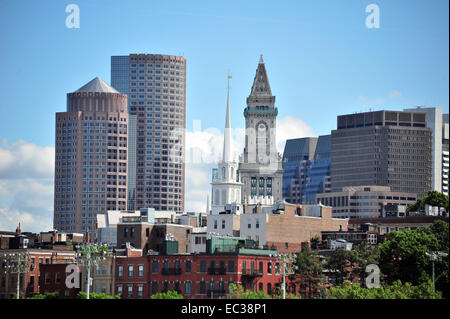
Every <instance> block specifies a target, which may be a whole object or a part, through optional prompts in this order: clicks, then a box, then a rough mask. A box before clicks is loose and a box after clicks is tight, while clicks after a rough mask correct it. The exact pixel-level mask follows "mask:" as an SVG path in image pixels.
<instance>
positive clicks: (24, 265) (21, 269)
mask: <svg viewBox="0 0 450 319" xmlns="http://www.w3.org/2000/svg"><path fill="white" fill-rule="evenodd" d="M29 261H30V254H29V253H27V252H23V253H22V252H18V253H7V254H3V262H2V264H3V271H4V273H5V274H17V287H16V294H17V295H16V299H20V275H22V274H24V275H25V274H27V273H28V272H29V271H30V270H29V268H28V267H29V266H28V264H29Z"/></svg>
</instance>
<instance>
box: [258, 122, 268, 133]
mask: <svg viewBox="0 0 450 319" xmlns="http://www.w3.org/2000/svg"><path fill="white" fill-rule="evenodd" d="M265 130H266V125H265V124H264V123H259V124H258V131H260V132H264V131H265Z"/></svg>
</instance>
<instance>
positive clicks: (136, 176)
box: [111, 54, 186, 212]
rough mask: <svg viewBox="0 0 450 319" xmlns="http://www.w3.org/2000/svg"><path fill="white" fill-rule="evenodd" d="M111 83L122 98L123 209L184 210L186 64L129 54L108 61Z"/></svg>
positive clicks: (171, 58)
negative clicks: (126, 135)
mask: <svg viewBox="0 0 450 319" xmlns="http://www.w3.org/2000/svg"><path fill="white" fill-rule="evenodd" d="M111 85H112V86H113V87H115V88H116V89H117V90H119V91H120V92H122V93H126V94H128V110H129V114H130V130H133V131H132V132H130V143H129V151H130V155H129V158H130V162H129V167H130V174H129V181H128V186H129V188H128V194H129V197H130V200H129V205H128V209H129V210H135V209H140V208H143V207H153V208H155V209H156V210H171V211H177V212H182V211H183V210H184V179H185V166H184V156H185V149H184V146H185V141H184V130H185V128H186V60H185V59H184V58H183V57H180V56H172V55H160V54H130V55H129V56H112V57H111Z"/></svg>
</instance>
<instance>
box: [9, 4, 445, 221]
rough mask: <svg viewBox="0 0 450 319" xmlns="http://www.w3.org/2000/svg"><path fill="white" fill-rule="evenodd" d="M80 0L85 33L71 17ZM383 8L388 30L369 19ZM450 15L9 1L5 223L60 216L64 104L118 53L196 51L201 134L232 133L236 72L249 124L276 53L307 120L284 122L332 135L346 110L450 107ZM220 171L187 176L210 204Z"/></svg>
mask: <svg viewBox="0 0 450 319" xmlns="http://www.w3.org/2000/svg"><path fill="white" fill-rule="evenodd" d="M71 3H75V4H77V5H78V6H79V8H80V28H79V29H68V28H67V27H66V25H65V21H66V17H67V16H68V13H66V12H65V8H66V6H67V5H68V4H71ZM372 3H374V4H377V5H378V6H379V8H380V28H379V29H368V28H367V27H366V25H365V20H366V17H367V15H368V13H366V12H365V9H366V6H367V5H369V4H372ZM448 12H449V2H448V1H447V0H430V1H425V0H422V1H415V0H390V1H373V0H368V1H365V0H358V1H357V0H321V1H313V0H308V1H299V0H295V1H294V0H292V1H283V0H279V1H273V0H272V1H266V0H258V1H254V0H248V1H242V0H241V1H232V0H230V1H213V0H208V1H195V0H190V1H186V0H182V1H151V0H145V1H137V0H127V1H117V0H102V1H100V0H98V1H96V0H89V1H78V0H71V1H62V0H59V1H17V0H11V1H10V0H0V38H1V40H2V41H1V43H2V46H1V50H0V70H1V72H0V95H1V99H0V111H1V113H0V114H2V116H1V117H0V229H1V228H2V227H1V226H4V225H9V227H11V226H10V225H12V224H11V223H14V222H15V221H16V220H17V219H21V220H27V221H28V222H29V224H30V225H31V224H32V223H33V221H34V222H36V221H37V218H33V216H45V218H44V219H45V223H46V224H45V225H47V224H49V223H50V222H49V221H50V219H51V215H52V205H53V193H52V192H53V184H52V182H53V175H52V174H53V167H52V165H51V161H50V160H51V159H52V156H53V155H52V154H53V153H52V150H53V148H52V147H53V146H54V143H55V141H54V139H55V136H54V131H55V112H59V111H65V108H66V94H67V93H68V92H73V91H75V90H77V89H78V88H79V87H81V86H83V85H84V84H85V83H87V82H88V81H90V80H91V79H93V78H94V77H96V76H99V77H101V78H103V79H104V80H105V81H106V82H108V83H109V82H110V57H111V55H128V54H130V53H161V54H173V55H183V56H184V57H185V58H186V60H187V103H186V107H187V129H188V130H192V126H193V121H194V120H201V122H202V128H203V129H205V128H217V129H218V130H220V131H223V126H224V113H225V103H226V87H227V84H226V78H227V73H228V72H231V74H232V76H233V79H232V82H231V104H232V106H231V108H232V125H233V127H243V126H244V117H243V114H242V112H243V109H244V107H245V99H246V97H247V96H248V94H249V93H250V89H251V85H252V82H253V77H254V74H255V70H256V67H257V63H258V60H259V56H260V54H263V55H264V60H265V63H266V68H267V72H268V76H269V81H270V85H271V88H272V93H273V94H274V95H276V106H277V107H278V110H279V119H280V120H281V119H283V118H286V117H287V116H291V117H293V118H295V119H300V120H301V121H303V122H295V121H294V122H292V121H286V122H281V121H280V122H281V123H288V122H289V123H290V128H289V130H290V132H291V133H292V131H294V135H295V123H304V126H305V127H306V128H308V129H303V128H302V127H299V128H298V130H299V132H300V131H302V132H303V133H304V134H306V133H305V132H308V134H312V133H315V134H319V135H320V134H329V133H330V131H331V130H332V129H335V127H336V116H337V115H339V114H346V113H354V112H360V111H368V110H369V109H370V108H371V109H373V110H379V109H394V110H401V109H403V108H406V107H412V106H416V105H424V106H428V107H433V106H438V107H442V108H443V109H444V110H448V103H449V90H448V87H449V64H448V63H449V62H448V61H449V42H448V41H449V40H448V39H449V27H448V26H449V14H448ZM286 126H288V125H287V124H286ZM310 132H312V133H310ZM303 133H302V134H303ZM299 135H300V133H299ZM208 136H209V135H205V136H204V138H206V139H207V138H209V137H208ZM289 136H292V134H291V135H289ZM215 138H217V136H216V137H215ZM210 140H211V139H210ZM215 141H217V143H220V138H219V139H216V140H215ZM217 143H216V144H217ZM219 149H220V147H219ZM279 151H282V150H279ZM49 158H50V160H47V159H49ZM209 169H210V167H208V168H207V169H206V170H205V169H203V171H204V172H206V175H205V177H204V179H198V178H197V184H192V185H191V186H189V185H190V184H189V181H187V184H188V185H187V192H189V191H192V189H193V188H194V187H197V188H198V187H203V188H202V189H201V190H199V191H198V196H197V197H198V198H197V199H196V200H198V202H200V201H202V203H204V201H203V199H202V198H205V197H206V195H205V192H207V191H208V188H209V183H208V182H209V181H208V178H209V177H208V174H209V172H210V170H209ZM194 171H195V170H193V171H192V172H194ZM14 172H17V174H14ZM196 174H197V172H196ZM188 175H189V174H188ZM188 178H189V177H188ZM199 180H200V181H201V183H200V182H198V181H199ZM190 189H191V190H190ZM191 195H192V197H195V195H194V193H191ZM187 197H188V196H187ZM188 200H189V198H188ZM197 207H198V206H197ZM26 214H28V215H26ZM8 221H9V222H8ZM8 223H9V224H8Z"/></svg>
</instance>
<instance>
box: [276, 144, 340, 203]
mask: <svg viewBox="0 0 450 319" xmlns="http://www.w3.org/2000/svg"><path fill="white" fill-rule="evenodd" d="M330 142H331V136H330V135H322V136H319V137H305V138H298V139H291V140H287V141H286V146H285V148H284V154H283V170H284V173H283V198H284V199H285V201H287V202H288V203H292V204H314V203H315V202H316V195H317V194H320V193H324V192H328V191H330V162H331V158H330V152H331V144H330Z"/></svg>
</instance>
